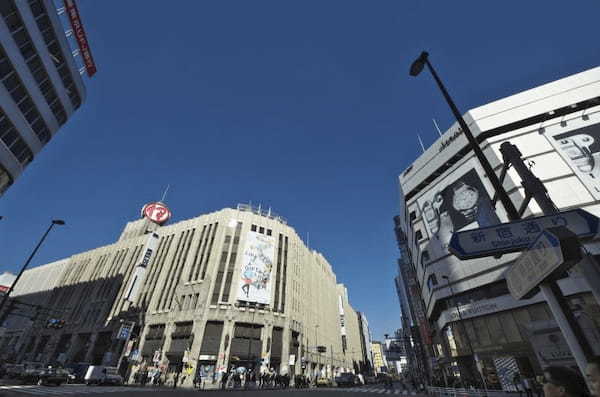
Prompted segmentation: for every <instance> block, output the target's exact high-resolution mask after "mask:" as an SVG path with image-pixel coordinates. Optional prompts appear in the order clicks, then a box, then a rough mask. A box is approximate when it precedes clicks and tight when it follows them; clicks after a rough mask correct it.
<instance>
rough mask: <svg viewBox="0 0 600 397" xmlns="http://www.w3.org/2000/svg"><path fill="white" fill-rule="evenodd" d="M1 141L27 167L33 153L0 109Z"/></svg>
mask: <svg viewBox="0 0 600 397" xmlns="http://www.w3.org/2000/svg"><path fill="white" fill-rule="evenodd" d="M0 140H1V141H2V143H4V145H6V147H7V148H8V150H10V152H11V153H12V154H13V155H14V156H15V157H16V158H17V160H19V163H21V165H23V166H25V165H27V164H29V163H30V162H31V160H32V159H33V152H32V151H31V149H30V148H29V146H27V144H26V143H25V141H24V140H23V139H22V138H21V136H20V135H19V133H18V132H17V129H16V128H15V126H14V125H13V123H12V122H11V121H10V120H9V118H8V116H7V115H6V114H5V113H4V111H3V110H2V108H0Z"/></svg>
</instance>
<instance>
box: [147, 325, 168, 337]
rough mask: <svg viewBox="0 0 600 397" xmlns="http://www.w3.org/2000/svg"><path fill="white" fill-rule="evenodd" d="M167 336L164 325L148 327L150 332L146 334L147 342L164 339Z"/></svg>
mask: <svg viewBox="0 0 600 397" xmlns="http://www.w3.org/2000/svg"><path fill="white" fill-rule="evenodd" d="M164 334H165V325H164V324H154V325H150V326H149V327H148V332H147V333H146V340H154V339H162V337H163V335H164Z"/></svg>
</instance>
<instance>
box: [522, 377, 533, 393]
mask: <svg viewBox="0 0 600 397" xmlns="http://www.w3.org/2000/svg"><path fill="white" fill-rule="evenodd" d="M523 389H525V394H526V395H527V397H533V380H532V379H531V378H530V377H529V376H526V377H525V378H523Z"/></svg>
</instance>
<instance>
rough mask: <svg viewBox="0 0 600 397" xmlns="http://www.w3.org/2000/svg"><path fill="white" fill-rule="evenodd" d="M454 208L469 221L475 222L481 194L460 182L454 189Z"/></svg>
mask: <svg viewBox="0 0 600 397" xmlns="http://www.w3.org/2000/svg"><path fill="white" fill-rule="evenodd" d="M453 191H454V192H453V196H452V206H453V207H454V209H455V210H457V211H458V212H460V213H461V214H463V215H464V216H465V218H467V219H468V220H469V221H474V220H475V215H477V201H478V200H479V192H478V191H477V189H475V188H474V187H472V186H469V185H467V184H466V183H464V182H462V181H461V182H458V183H457V184H456V185H455V186H454V188H453Z"/></svg>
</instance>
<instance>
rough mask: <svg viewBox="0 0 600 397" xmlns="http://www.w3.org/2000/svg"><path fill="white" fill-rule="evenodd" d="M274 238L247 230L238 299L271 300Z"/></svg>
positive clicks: (260, 301)
mask: <svg viewBox="0 0 600 397" xmlns="http://www.w3.org/2000/svg"><path fill="white" fill-rule="evenodd" d="M274 258H275V239H274V238H273V237H271V236H265V235H263V234H259V233H256V232H248V234H247V235H246V246H245V249H244V255H243V257H242V265H241V272H240V282H239V290H238V300H240V301H245V302H255V303H261V304H265V305H268V304H269V303H270V302H271V275H272V272H273V260H274Z"/></svg>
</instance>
